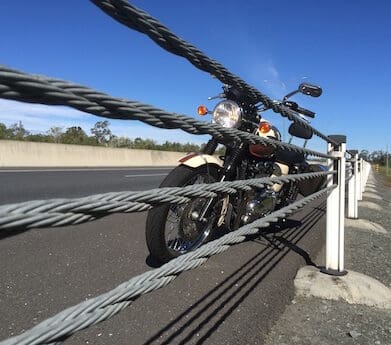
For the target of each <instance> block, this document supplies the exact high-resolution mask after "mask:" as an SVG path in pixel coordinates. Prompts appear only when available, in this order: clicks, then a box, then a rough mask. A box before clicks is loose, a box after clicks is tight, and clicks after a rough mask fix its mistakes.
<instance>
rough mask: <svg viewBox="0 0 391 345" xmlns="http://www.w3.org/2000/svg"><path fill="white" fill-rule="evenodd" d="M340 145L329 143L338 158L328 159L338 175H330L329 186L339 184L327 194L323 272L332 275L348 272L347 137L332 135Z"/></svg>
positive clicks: (330, 151)
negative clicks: (345, 237)
mask: <svg viewBox="0 0 391 345" xmlns="http://www.w3.org/2000/svg"><path fill="white" fill-rule="evenodd" d="M330 138H331V139H333V140H334V141H336V142H337V143H338V145H337V146H336V145H332V144H330V143H329V144H328V150H327V151H328V154H329V155H331V156H334V157H335V158H336V159H335V160H332V159H328V161H327V163H328V169H329V171H332V170H336V171H337V174H336V175H330V176H328V181H327V186H328V187H331V186H332V185H334V184H335V185H337V187H336V188H334V189H333V190H332V191H331V192H329V194H328V196H327V216H326V222H327V223H326V267H325V268H324V269H322V272H324V273H327V274H332V275H343V274H346V271H345V270H344V242H345V241H344V235H345V173H346V170H345V169H346V158H345V154H346V137H345V136H342V135H335V136H330Z"/></svg>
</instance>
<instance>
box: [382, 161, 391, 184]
mask: <svg viewBox="0 0 391 345" xmlns="http://www.w3.org/2000/svg"><path fill="white" fill-rule="evenodd" d="M379 173H380V174H381V175H382V177H383V180H384V183H385V184H386V185H387V186H389V187H391V167H390V166H389V167H388V175H389V176H387V169H386V166H385V165H381V166H379Z"/></svg>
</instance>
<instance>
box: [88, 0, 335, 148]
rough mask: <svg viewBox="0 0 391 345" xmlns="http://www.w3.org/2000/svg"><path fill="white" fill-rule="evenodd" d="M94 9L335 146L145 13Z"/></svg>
mask: <svg viewBox="0 0 391 345" xmlns="http://www.w3.org/2000/svg"><path fill="white" fill-rule="evenodd" d="M90 1H91V2H92V3H94V4H95V5H96V6H98V7H99V8H100V9H101V10H102V11H103V12H105V13H106V14H108V15H109V16H110V17H112V18H113V19H115V20H117V21H118V22H120V23H121V24H123V25H125V26H127V27H128V28H130V29H133V30H136V31H138V32H141V33H143V34H146V35H147V36H148V37H149V38H150V39H152V40H153V41H154V42H155V43H156V44H158V45H159V46H160V47H161V48H163V49H165V50H167V51H168V52H170V53H172V54H175V55H178V56H182V57H184V58H186V59H187V60H188V61H189V62H190V63H191V64H192V65H193V66H195V67H196V68H198V69H200V70H202V71H204V72H207V73H210V74H212V75H213V76H215V77H216V78H217V79H218V80H220V81H221V82H222V83H224V84H228V85H231V86H234V87H236V88H237V89H239V90H242V91H244V92H245V93H246V95H247V96H248V97H250V98H251V99H252V100H253V102H254V103H258V102H262V103H263V104H264V105H265V106H266V107H267V108H270V109H273V111H274V112H276V113H280V114H281V115H282V116H284V117H287V118H288V119H289V120H291V121H293V122H296V123H300V125H301V126H303V127H305V128H308V129H310V130H311V131H312V132H313V133H314V134H315V135H317V136H318V137H320V138H322V139H323V140H325V141H326V142H329V143H332V144H335V145H336V144H337V143H336V142H335V141H334V140H332V139H330V138H329V137H328V136H326V135H324V134H323V133H321V132H319V131H318V130H317V129H316V128H313V127H312V126H311V125H310V124H309V123H308V122H306V121H304V120H303V119H302V118H300V117H299V116H298V115H297V114H296V113H295V112H294V111H292V110H291V109H290V108H288V107H286V106H284V105H282V104H281V103H279V102H274V101H272V100H271V99H270V98H269V97H268V96H266V95H265V94H263V93H261V92H260V91H259V90H257V89H256V88H254V87H253V86H250V85H249V84H247V83H246V82H245V81H243V80H242V79H240V78H239V77H238V76H236V75H234V74H233V73H231V72H230V71H228V70H227V69H226V68H225V67H224V66H222V65H221V64H220V63H218V62H217V61H215V60H213V59H211V58H209V57H207V56H206V55H205V54H204V53H203V52H201V51H200V50H198V49H197V48H196V47H194V46H193V45H191V44H190V43H188V42H186V41H184V40H183V39H181V38H180V37H178V36H177V35H175V34H174V33H173V32H172V31H170V30H169V29H168V28H167V27H166V26H164V25H163V24H162V23H160V22H159V21H158V20H157V19H156V18H153V17H152V16H151V15H149V14H148V13H146V12H145V11H143V10H141V9H139V8H137V7H135V6H133V5H131V4H130V3H129V2H128V1H126V0H90Z"/></svg>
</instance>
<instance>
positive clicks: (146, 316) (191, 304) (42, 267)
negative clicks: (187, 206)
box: [0, 169, 325, 345]
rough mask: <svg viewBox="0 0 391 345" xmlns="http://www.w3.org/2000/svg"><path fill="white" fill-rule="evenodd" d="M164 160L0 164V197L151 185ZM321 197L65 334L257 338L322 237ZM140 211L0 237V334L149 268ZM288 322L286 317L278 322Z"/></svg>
mask: <svg viewBox="0 0 391 345" xmlns="http://www.w3.org/2000/svg"><path fill="white" fill-rule="evenodd" d="M167 172H168V170H167V169H161V170H160V169H153V170H151V169H137V170H136V169H131V170H129V169H127V170H124V169H114V170H98V171H96V170H94V171H25V172H14V171H8V172H4V171H2V172H0V203H2V204H4V203H10V202H18V201H24V200H31V199H42V198H52V197H75V196H82V195H88V194H91V193H101V192H106V191H114V190H115V191H119V190H142V189H149V188H153V187H157V186H158V184H159V183H160V181H161V180H162V179H163V178H164V175H165V174H166V173H167ZM324 211H325V204H324V200H319V201H316V202H314V203H312V204H311V205H310V206H308V207H306V208H305V209H303V210H301V211H300V212H298V213H296V214H295V215H294V216H292V217H291V218H290V219H289V220H288V221H287V222H286V223H284V224H281V226H280V227H279V228H275V227H274V228H270V229H269V230H268V234H264V235H263V236H261V237H259V238H253V239H251V240H250V241H248V242H245V243H242V244H239V245H236V246H233V247H232V248H230V249H229V250H228V251H226V252H225V253H223V254H220V255H217V256H215V257H213V258H211V259H210V260H208V261H207V263H205V264H204V265H203V266H201V267H200V268H198V269H196V270H193V271H189V272H185V273H183V274H181V275H180V276H179V277H178V278H177V279H176V280H175V281H174V282H173V283H172V284H170V285H169V286H168V287H165V288H163V289H160V290H158V291H155V292H152V293H150V294H148V295H145V296H142V297H141V298H139V299H138V300H136V301H135V302H134V303H133V304H132V305H130V306H129V307H128V308H127V309H126V310H124V311H122V312H121V313H120V314H118V315H116V316H114V317H113V318H111V319H110V320H107V321H105V322H103V323H101V324H99V325H97V326H93V327H91V328H89V329H87V330H85V331H82V332H79V333H77V334H76V335H74V336H72V337H71V338H69V339H68V340H67V341H66V343H67V344H79V345H81V344H235V343H238V344H262V342H263V339H264V337H265V335H266V334H267V332H268V331H269V329H270V327H271V326H272V324H273V323H274V322H275V321H276V320H277V319H278V317H279V316H280V315H281V314H282V312H283V311H284V309H285V306H286V304H287V303H289V301H290V300H291V299H292V298H293V278H294V276H295V273H296V271H297V269H298V268H299V267H300V266H303V265H305V264H309V263H311V262H312V258H315V257H316V255H317V253H318V252H319V250H320V248H321V246H322V243H323V242H324V233H325V231H324V230H325V217H324ZM145 217H146V214H145V213H138V214H129V215H123V214H119V215H112V216H109V217H106V218H102V219H100V220H97V221H95V222H91V223H86V224H81V225H78V226H70V227H63V228H52V229H49V228H48V229H36V230H30V231H26V232H22V233H19V234H17V235H15V236H7V237H3V238H2V239H1V240H0V263H1V265H0V277H1V278H0V340H3V339H5V338H7V337H9V336H12V335H16V334H18V333H20V332H21V331H22V330H24V329H28V328H30V327H32V326H33V325H35V324H37V323H38V322H40V321H42V320H43V319H45V318H47V317H49V316H52V315H53V314H55V313H57V312H59V311H61V310H63V309H65V308H66V307H69V306H72V305H74V304H77V303H79V302H81V301H83V300H84V299H87V298H89V297H91V296H96V295H98V294H100V293H103V292H105V291H108V290H110V289H112V288H114V287H115V286H117V285H118V284H120V283H122V282H124V281H126V280H128V279H129V278H131V277H133V276H134V275H136V274H139V273H142V272H144V271H146V270H149V269H151V265H152V266H153V263H152V262H151V261H150V259H149V257H148V251H147V248H146V245H145V240H144V227H145ZM287 327H289V325H287Z"/></svg>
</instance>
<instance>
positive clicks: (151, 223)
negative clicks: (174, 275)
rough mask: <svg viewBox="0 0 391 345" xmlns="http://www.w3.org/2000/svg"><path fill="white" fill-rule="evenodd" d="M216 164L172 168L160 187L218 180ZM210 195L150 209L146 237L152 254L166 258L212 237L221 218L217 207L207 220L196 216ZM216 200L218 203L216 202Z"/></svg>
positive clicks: (186, 250)
mask: <svg viewBox="0 0 391 345" xmlns="http://www.w3.org/2000/svg"><path fill="white" fill-rule="evenodd" d="M218 169H219V167H218V166H217V165H212V164H210V165H202V166H200V167H197V168H190V167H188V166H185V165H180V166H178V167H176V168H175V169H174V170H172V171H171V172H170V174H169V175H168V176H167V177H166V178H165V180H164V181H163V182H162V183H161V185H160V187H182V186H187V185H192V184H199V183H212V182H216V181H218V180H219V172H218ZM207 202H208V199H204V198H197V199H193V200H192V201H190V202H189V203H186V204H171V205H162V206H158V207H155V208H153V209H152V210H150V211H149V212H148V216H147V224H146V241H147V246H148V249H149V252H150V254H151V256H152V257H153V258H154V259H156V260H158V261H159V262H167V261H169V260H171V259H173V258H175V257H177V256H179V255H182V254H184V253H187V252H189V251H191V250H194V249H196V248H198V247H200V246H201V245H202V244H204V243H205V242H207V241H208V240H210V239H211V238H212V237H213V234H214V229H215V225H216V223H217V218H218V216H219V215H218V210H217V209H216V208H217V207H214V208H213V209H212V212H210V214H209V215H208V217H207V221H203V222H201V221H198V220H194V214H199V213H200V212H201V211H202V209H203V208H204V206H205V204H206V203H207ZM215 204H216V203H215Z"/></svg>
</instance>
